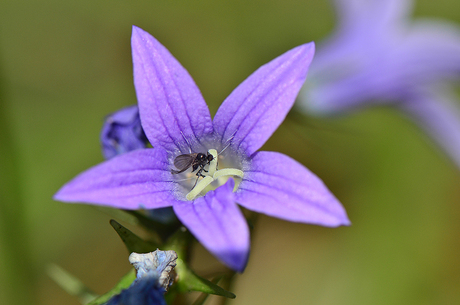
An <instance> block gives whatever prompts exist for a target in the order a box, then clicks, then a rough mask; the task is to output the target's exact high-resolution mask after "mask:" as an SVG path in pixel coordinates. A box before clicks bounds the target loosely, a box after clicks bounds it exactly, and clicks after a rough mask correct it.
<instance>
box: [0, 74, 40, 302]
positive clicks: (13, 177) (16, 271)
mask: <svg viewBox="0 0 460 305" xmlns="http://www.w3.org/2000/svg"><path fill="white" fill-rule="evenodd" d="M1 76H2V75H1V73H0V168H1V170H0V249H1V251H0V287H1V290H2V293H1V294H0V303H1V304H11V305H16V304H18V305H19V304H21V305H22V304H34V303H35V302H33V297H32V295H33V293H34V285H33V278H34V270H33V268H32V266H31V260H30V258H31V253H30V249H29V243H28V236H27V226H26V221H25V213H24V204H23V198H22V196H21V190H20V179H19V166H18V154H17V150H16V147H15V143H14V139H13V136H12V133H11V129H10V125H9V124H8V119H9V118H8V116H7V109H6V108H7V107H6V105H5V104H6V101H5V86H4V79H3V78H2V77H1ZM2 85H3V86H2Z"/></svg>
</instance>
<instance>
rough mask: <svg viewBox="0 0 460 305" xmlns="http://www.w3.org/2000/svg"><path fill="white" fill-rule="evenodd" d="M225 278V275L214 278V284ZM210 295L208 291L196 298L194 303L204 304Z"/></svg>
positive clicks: (195, 304) (197, 304)
mask: <svg viewBox="0 0 460 305" xmlns="http://www.w3.org/2000/svg"><path fill="white" fill-rule="evenodd" d="M222 278H223V276H219V277H216V278H214V279H213V280H212V281H211V282H212V283H213V284H219V282H220V280H221V279H222ZM208 297H209V294H207V293H202V294H201V295H200V296H199V297H198V298H197V299H196V300H195V302H193V304H192V305H203V304H204V302H206V300H207V298H208Z"/></svg>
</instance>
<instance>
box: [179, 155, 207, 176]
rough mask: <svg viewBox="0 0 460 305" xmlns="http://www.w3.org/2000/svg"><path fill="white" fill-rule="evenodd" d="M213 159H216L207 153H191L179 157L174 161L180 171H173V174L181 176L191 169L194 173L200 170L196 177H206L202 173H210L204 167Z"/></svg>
mask: <svg viewBox="0 0 460 305" xmlns="http://www.w3.org/2000/svg"><path fill="white" fill-rule="evenodd" d="M213 159H214V157H213V156H212V155H211V154H210V153H207V155H205V154H203V153H190V154H183V155H179V156H177V157H176V158H175V159H174V166H175V167H176V168H177V169H178V170H174V169H172V170H171V173H173V174H180V173H182V172H184V171H186V170H187V169H189V168H190V167H191V168H192V173H193V172H194V171H196V170H198V171H197V172H196V175H197V176H198V177H204V175H203V173H202V172H208V171H207V170H205V169H204V167H205V166H206V165H208V164H209V163H210V162H211V161H212V160H213Z"/></svg>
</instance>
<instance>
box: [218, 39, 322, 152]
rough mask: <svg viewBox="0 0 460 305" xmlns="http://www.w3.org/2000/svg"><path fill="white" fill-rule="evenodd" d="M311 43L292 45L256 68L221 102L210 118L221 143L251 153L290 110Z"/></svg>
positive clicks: (312, 48)
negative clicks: (284, 51)
mask: <svg viewBox="0 0 460 305" xmlns="http://www.w3.org/2000/svg"><path fill="white" fill-rule="evenodd" d="M314 52H315V45H314V43H308V44H304V45H301V46H299V47H297V48H294V49H292V50H290V51H288V52H286V53H284V54H283V55H281V56H279V57H277V58H275V59H274V60H272V61H271V62H269V63H268V64H266V65H263V66H262V67H260V68H259V69H258V70H257V71H255V72H254V73H253V74H252V75H251V76H249V77H248V78H247V79H246V80H245V81H244V82H243V83H241V84H240V85H239V86H238V87H237V88H236V89H235V90H234V91H233V92H232V93H231V94H230V96H229V97H228V98H227V99H226V100H225V101H224V102H223V104H222V105H221V106H220V108H219V110H218V111H217V114H216V116H215V118H214V129H215V131H216V132H217V133H218V134H220V135H221V136H222V142H225V141H227V140H228V139H229V138H230V137H231V136H232V135H234V138H233V140H232V143H233V145H234V146H235V148H237V149H238V148H239V149H242V150H243V151H244V152H245V153H246V154H247V155H251V154H252V153H254V152H255V151H256V150H257V149H259V148H260V147H261V146H262V145H263V144H264V143H265V141H267V140H268V138H269V137H270V136H271V135H272V134H273V132H274V131H275V130H276V129H277V128H278V126H279V125H280V124H281V122H282V121H283V120H284V118H285V117H286V114H287V113H288V112H289V110H290V109H291V107H292V105H293V103H294V101H295V98H296V96H297V94H298V92H299V90H300V87H301V86H302V84H303V83H304V81H305V78H306V76H307V71H308V67H309V65H310V63H311V60H312V58H313V54H314Z"/></svg>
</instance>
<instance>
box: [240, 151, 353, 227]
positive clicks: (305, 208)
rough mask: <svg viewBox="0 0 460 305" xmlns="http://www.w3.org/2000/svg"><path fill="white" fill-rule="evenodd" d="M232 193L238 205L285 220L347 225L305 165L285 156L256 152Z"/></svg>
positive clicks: (339, 208)
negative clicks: (235, 190) (247, 169)
mask: <svg viewBox="0 0 460 305" xmlns="http://www.w3.org/2000/svg"><path fill="white" fill-rule="evenodd" d="M244 174H245V177H244V179H243V181H242V182H241V185H240V188H239V189H238V191H237V193H236V199H237V202H238V203H239V204H241V205H242V206H244V207H246V208H248V209H250V210H253V211H256V212H259V213H264V214H267V215H270V216H274V217H278V218H282V219H285V220H289V221H295V222H305V223H312V224H318V225H323V226H328V227H336V226H340V225H349V224H350V221H349V220H348V217H347V214H346V212H345V210H344V208H343V207H342V205H341V204H340V202H339V201H338V200H337V199H336V198H335V197H334V195H332V193H331V192H330V191H329V190H328V189H327V188H326V186H325V185H324V183H323V182H322V181H321V180H320V179H319V178H318V177H316V176H315V175H314V174H313V173H311V172H310V171H309V170H308V169H307V168H305V167H304V166H303V165H301V164H300V163H298V162H297V161H295V160H293V159H291V158H289V157H288V156H286V155H283V154H281V153H276V152H268V151H261V152H257V153H256V154H255V155H254V157H253V159H252V165H251V169H250V170H249V171H245V172H244Z"/></svg>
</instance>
